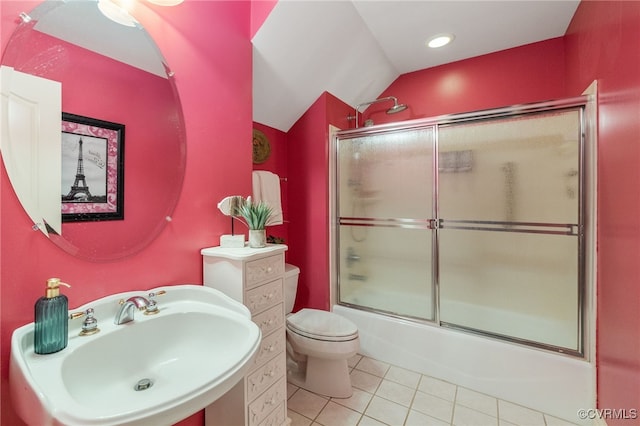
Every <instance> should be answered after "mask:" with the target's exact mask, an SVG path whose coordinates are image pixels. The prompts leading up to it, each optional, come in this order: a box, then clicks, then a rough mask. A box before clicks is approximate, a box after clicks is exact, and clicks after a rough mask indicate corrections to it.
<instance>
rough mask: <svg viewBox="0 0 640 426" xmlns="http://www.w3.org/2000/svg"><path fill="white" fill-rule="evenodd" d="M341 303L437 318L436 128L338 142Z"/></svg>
mask: <svg viewBox="0 0 640 426" xmlns="http://www.w3.org/2000/svg"><path fill="white" fill-rule="evenodd" d="M336 148H337V162H336V164H337V186H338V194H339V195H338V205H337V216H338V232H337V240H338V248H337V253H336V255H337V260H338V262H337V263H338V289H339V290H338V293H339V295H338V297H339V302H340V303H341V304H346V305H357V306H358V307H359V308H365V309H371V310H375V311H380V312H385V313H389V314H394V315H400V316H405V317H411V318H418V319H426V320H433V319H434V312H435V309H434V303H435V301H434V299H433V286H432V281H433V268H432V261H431V259H432V247H433V238H434V235H433V231H432V229H431V224H432V223H433V221H432V218H433V216H434V210H433V187H434V185H433V181H434V172H433V163H434V158H433V153H434V128H433V127H426V128H421V129H414V130H407V129H406V128H405V129H402V130H401V131H398V130H396V131H394V130H386V131H382V132H377V133H373V134H366V135H362V134H361V135H358V133H354V134H353V135H352V136H343V137H340V138H339V139H338V140H337V147H336Z"/></svg>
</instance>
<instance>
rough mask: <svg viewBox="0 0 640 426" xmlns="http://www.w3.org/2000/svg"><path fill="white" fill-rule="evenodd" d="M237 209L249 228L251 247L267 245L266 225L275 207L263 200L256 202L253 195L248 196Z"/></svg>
mask: <svg viewBox="0 0 640 426" xmlns="http://www.w3.org/2000/svg"><path fill="white" fill-rule="evenodd" d="M236 210H237V214H238V216H241V217H242V218H243V219H244V221H245V223H246V225H247V227H248V228H249V247H256V248H259V247H265V246H266V245H267V233H266V231H265V226H266V224H267V220H269V217H271V213H272V211H273V209H272V208H271V207H270V206H269V205H268V204H266V203H264V202H262V201H259V202H257V203H254V202H253V201H252V200H251V197H247V198H246V199H245V200H243V201H242V202H241V203H240V205H239V206H238V207H237V208H236Z"/></svg>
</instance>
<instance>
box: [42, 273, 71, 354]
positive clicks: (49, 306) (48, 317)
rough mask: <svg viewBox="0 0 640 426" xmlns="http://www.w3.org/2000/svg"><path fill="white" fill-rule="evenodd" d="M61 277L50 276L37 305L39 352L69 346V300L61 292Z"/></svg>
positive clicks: (47, 351)
mask: <svg viewBox="0 0 640 426" xmlns="http://www.w3.org/2000/svg"><path fill="white" fill-rule="evenodd" d="M61 285H64V286H67V287H71V286H70V285H69V284H65V283H63V282H60V278H49V279H48V280H47V289H46V293H45V296H44V297H41V298H40V299H38V301H37V302H36V306H35V317H36V318H35V335H34V345H33V346H34V349H35V352H36V353H37V354H52V353H54V352H58V351H61V350H62V349H64V348H66V347H67V341H68V335H69V300H68V299H67V296H65V295H64V294H60V288H59V287H60V286H61Z"/></svg>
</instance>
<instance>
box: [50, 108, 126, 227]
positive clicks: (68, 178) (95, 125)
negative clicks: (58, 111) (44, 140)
mask: <svg viewBox="0 0 640 426" xmlns="http://www.w3.org/2000/svg"><path fill="white" fill-rule="evenodd" d="M122 219H124V124H118V123H112V122H109V121H103V120H97V119H95V118H89V117H82V116H80V115H74V114H68V113H64V112H63V113H62V221H63V222H87V221H101V220H122Z"/></svg>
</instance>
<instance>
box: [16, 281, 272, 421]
mask: <svg viewBox="0 0 640 426" xmlns="http://www.w3.org/2000/svg"><path fill="white" fill-rule="evenodd" d="M161 291H166V294H165V295H163V296H161V297H158V298H157V299H156V300H157V302H158V306H159V309H160V312H159V313H157V314H156V315H144V314H143V312H136V313H135V318H134V320H133V321H131V322H128V323H125V324H122V325H115V324H114V317H115V314H116V312H117V311H118V309H119V307H120V306H119V303H118V301H119V300H121V299H125V300H126V299H128V298H129V297H131V296H138V295H142V296H145V297H146V293H149V292H156V293H158V292H161ZM88 308H93V309H94V312H95V317H96V318H97V319H98V321H99V323H98V327H99V328H100V332H98V333H97V334H93V335H90V336H80V335H79V333H80V331H81V325H82V321H83V319H82V318H79V319H75V320H70V322H69V344H68V346H67V347H66V348H65V349H63V350H62V351H60V352H57V353H54V354H49V355H38V354H35V353H34V349H33V336H34V324H33V323H31V324H27V325H25V326H23V327H20V328H18V329H16V330H15V331H14V333H13V336H12V340H11V368H10V372H9V382H10V387H11V396H12V399H13V403H14V406H15V408H16V411H17V412H18V414H19V415H20V417H21V418H22V420H24V421H25V422H26V423H27V424H29V425H34V426H36V425H37V426H41V425H83V426H89V425H123V424H125V425H153V426H157V425H171V424H173V423H176V422H178V421H180V420H182V419H184V418H186V417H188V416H190V415H191V414H193V413H196V412H197V411H199V410H202V409H203V408H204V407H206V406H207V405H209V404H211V403H212V402H213V401H215V400H216V399H218V398H219V397H221V396H222V395H224V394H225V393H226V392H227V391H228V390H230V389H231V388H232V387H233V386H234V385H235V384H236V383H237V382H238V381H239V380H240V379H241V378H242V377H243V375H244V373H245V371H246V370H247V369H248V368H249V367H250V365H251V361H252V360H253V357H254V355H255V353H256V351H257V349H258V346H259V343H260V329H259V328H258V327H257V326H256V325H255V324H254V323H253V322H252V321H251V319H250V318H251V316H250V313H249V310H248V309H247V308H246V307H245V306H244V305H242V304H240V303H238V302H236V301H234V300H232V299H231V298H229V297H228V296H226V295H224V294H223V293H221V292H219V291H217V290H214V289H212V288H209V287H203V286H198V285H179V286H168V287H159V288H156V289H152V290H148V291H136V292H128V293H120V294H115V295H112V296H108V297H105V298H102V299H98V300H96V301H94V302H91V303H88V304H86V305H84V306H81V307H79V308H78V309H74V310H73V311H74V312H75V311H85V310H86V309H88Z"/></svg>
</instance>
